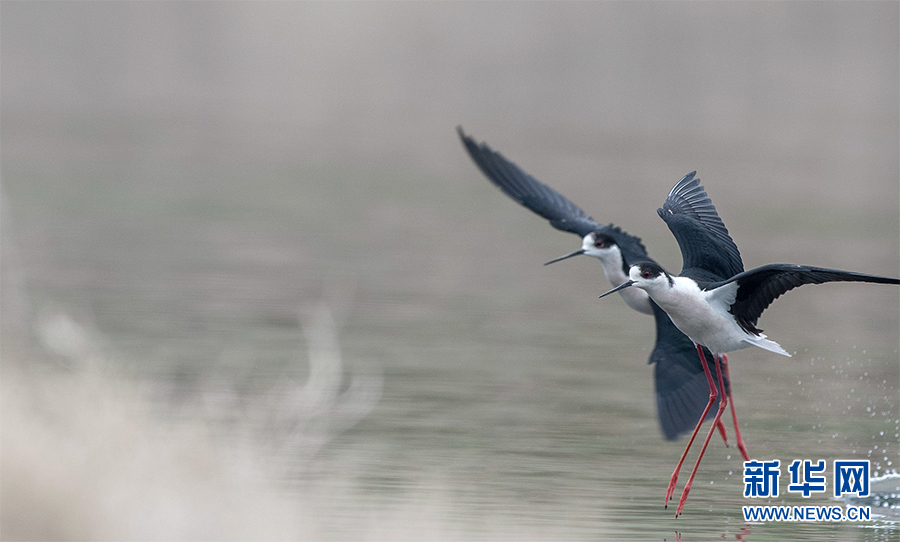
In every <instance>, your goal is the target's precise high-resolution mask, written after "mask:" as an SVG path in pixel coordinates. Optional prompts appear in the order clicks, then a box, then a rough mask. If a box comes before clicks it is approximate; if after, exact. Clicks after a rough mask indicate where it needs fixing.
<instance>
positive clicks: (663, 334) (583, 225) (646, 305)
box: [457, 127, 749, 460]
mask: <svg viewBox="0 0 900 542" xmlns="http://www.w3.org/2000/svg"><path fill="white" fill-rule="evenodd" d="M457 132H458V133H459V137H460V139H461V140H462V144H463V146H464V147H465V149H466V151H467V152H468V153H469V156H470V157H471V158H472V160H473V161H474V162H475V165H477V166H478V168H479V169H480V170H481V171H482V173H484V175H485V176H486V177H487V178H488V180H490V181H491V182H492V183H493V184H494V185H496V186H497V187H498V188H500V190H502V191H503V193H505V194H506V195H507V196H509V197H510V198H512V199H513V200H515V201H516V202H518V203H520V204H521V205H523V206H525V207H526V208H528V209H530V210H531V211H533V212H535V213H536V214H538V215H540V216H542V217H543V218H545V219H547V220H549V221H550V225H551V226H553V227H554V228H556V229H558V230H561V231H564V232H568V233H574V234H575V235H577V236H578V237H579V238H581V239H582V246H581V248H580V249H578V250H576V251H575V252H572V253H571V254H567V255H566V256H563V257H561V258H557V259H555V260H551V261H549V262H547V264H550V263H554V262H557V261H560V260H564V259H566V258H570V257H573V256H578V255H582V254H584V255H587V256H593V257H594V258H597V259H598V260H600V263H601V265H602V267H603V271H604V273H605V274H606V277H607V278H608V279H609V281H610V283H611V284H612V285H613V286H618V285H620V284H622V283H623V282H625V281H627V280H628V269H629V267H630V266H631V265H632V264H634V263H636V262H639V261H652V260H650V257H649V256H648V255H647V250H646V248H644V245H643V244H642V243H641V240H640V239H639V238H638V237H635V236H633V235H630V234H628V233H626V232H625V231H623V230H622V229H621V228H619V227H616V226H613V225H612V224H608V225H601V224H599V223H597V221H595V220H594V219H593V218H591V217H590V216H589V215H588V214H587V213H585V212H584V211H583V210H581V208H579V207H578V206H577V205H575V204H574V203H572V201H571V200H569V199H568V198H566V197H565V196H563V195H562V194H560V193H559V192H557V191H556V190H554V189H552V188H550V187H549V186H547V185H545V184H544V183H542V182H540V181H538V180H537V179H535V178H534V177H532V176H531V175H529V174H528V173H526V172H525V171H523V170H522V169H520V168H519V167H518V166H517V165H516V164H514V163H513V162H511V161H509V160H507V159H506V158H504V157H503V155H501V154H500V153H499V152H496V151H494V150H492V149H491V148H490V147H489V146H488V145H487V144H485V143H481V144H479V143H477V142H476V141H475V140H474V139H472V138H471V137H470V136H468V135H466V134H465V133H464V132H463V130H462V128H461V127H457ZM545 265H546V264H545ZM621 295H622V298H623V299H624V301H625V303H626V304H627V305H628V306H629V307H631V308H633V309H634V310H636V311H638V312H641V313H644V314H652V315H653V317H654V320H655V322H656V344H655V346H654V347H653V351H652V352H651V353H650V359H649V363H651V364H655V370H654V382H655V387H656V408H657V413H658V417H659V424H660V428H661V429H662V432H663V435H664V436H665V438H666V439H667V440H675V439H676V438H678V436H679V435H681V434H683V433H685V432H687V431H690V430H691V428H693V427H695V425H696V423H697V420H698V419H699V418H700V416H701V413H703V412H704V408H705V407H706V405H707V402H708V397H709V382H708V380H707V377H706V374H705V372H704V366H703V365H702V364H701V363H700V360H698V359H697V355H696V350H695V347H694V344H693V343H692V342H691V340H690V339H689V338H688V337H687V336H686V335H684V333H682V332H681V331H679V330H678V328H676V327H675V325H674V324H673V323H672V321H671V320H670V319H669V317H668V316H667V315H666V313H665V311H663V310H662V309H660V308H659V306H658V305H657V304H656V303H654V302H653V301H651V300H650V297H649V296H648V295H647V293H646V292H644V291H642V290H639V289H631V290H623V291H622V294H621ZM707 353H708V352H707ZM708 354H709V353H708ZM709 355H711V354H709ZM725 371H726V372H725V375H724V380H723V381H724V382H725V386H726V389H728V393H730V388H729V387H728V373H727V366H726V368H725ZM733 408H734V407H733V403H732V413H733ZM707 411H708V409H707ZM734 420H735V430H736V432H737V434H736V439H737V444H738V448H739V449H740V450H741V454H742V455H743V456H744V458H745V459H746V460H749V455H748V454H747V450H746V446H745V445H744V442H743V439H742V438H741V435H740V431H739V430H738V427H737V418H736V417H735V418H734ZM719 430H720V432H721V433H722V438H723V439H725V428H724V425H723V424H721V422H719ZM726 444H727V440H726Z"/></svg>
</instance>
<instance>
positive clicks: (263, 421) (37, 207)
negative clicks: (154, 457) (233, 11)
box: [4, 165, 900, 540]
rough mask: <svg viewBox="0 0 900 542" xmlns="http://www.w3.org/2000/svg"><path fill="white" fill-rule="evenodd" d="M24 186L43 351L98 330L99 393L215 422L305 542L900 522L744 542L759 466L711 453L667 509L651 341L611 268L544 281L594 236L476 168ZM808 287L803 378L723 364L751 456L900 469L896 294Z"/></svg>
mask: <svg viewBox="0 0 900 542" xmlns="http://www.w3.org/2000/svg"><path fill="white" fill-rule="evenodd" d="M7 167H9V166H7ZM74 169H75V171H76V175H77V169H78V168H77V165H76V166H75V167H74ZM11 171H12V173H10V174H7V177H6V178H7V179H10V180H11V181H13V182H9V184H8V185H7V186H9V188H8V189H7V188H6V187H4V188H5V189H7V190H8V193H9V196H8V198H9V200H8V201H11V202H14V203H13V205H14V206H13V207H12V210H13V211H15V212H14V213H10V214H11V215H13V214H14V216H16V220H17V221H16V223H15V226H16V228H14V229H15V230H16V233H18V237H17V242H16V247H17V249H18V251H19V252H20V256H21V260H22V261H23V262H25V264H24V268H23V270H22V271H23V274H24V276H25V277H27V297H28V299H29V302H30V306H31V309H32V310H33V312H34V315H33V317H34V318H36V319H37V320H38V321H40V322H42V324H41V326H42V327H41V326H39V328H38V329H39V330H43V331H39V333H44V335H43V336H44V339H43V340H44V341H45V344H46V343H47V341H48V339H47V338H46V337H47V336H53V334H54V333H56V334H59V333H60V331H59V329H60V327H61V326H62V327H65V326H63V325H62V324H61V323H60V322H61V321H65V320H66V319H67V318H71V319H74V321H75V322H76V324H77V325H81V326H85V327H86V328H88V329H89V330H90V331H89V333H90V334H91V336H92V337H93V339H92V340H93V341H95V342H96V346H94V347H92V348H91V349H89V350H91V351H92V352H96V353H97V355H98V356H99V357H102V358H103V359H105V360H106V361H105V362H103V363H104V364H106V366H107V369H105V371H107V372H108V371H109V366H110V365H114V366H116V371H114V373H115V374H119V375H120V376H119V377H117V378H122V377H121V374H122V372H124V374H127V375H129V376H128V377H126V378H127V379H128V380H130V381H136V382H139V383H143V384H141V386H142V388H141V389H145V392H144V393H143V394H142V396H143V397H146V400H147V401H148V402H150V404H152V405H153V407H152V410H153V412H154V416H155V417H158V418H159V419H162V420H164V422H163V423H164V424H169V423H176V424H178V423H185V421H186V420H192V421H193V422H197V421H198V420H199V423H200V424H201V426H202V427H206V428H207V430H208V431H210V435H211V437H210V438H211V439H212V442H213V443H214V444H215V446H217V447H220V451H221V450H226V451H227V453H228V454H232V453H234V452H233V450H235V449H240V450H245V452H246V450H248V449H249V450H250V451H249V452H246V453H247V454H249V456H250V457H252V458H253V462H258V463H262V464H264V468H263V472H265V473H266V474H265V475H264V476H265V477H266V478H267V479H269V480H270V481H271V483H272V484H274V486H276V487H277V488H280V489H277V492H278V494H280V495H282V497H280V498H283V499H285V500H287V501H288V502H291V503H295V506H296V511H297V513H298V514H300V515H302V517H304V518H307V519H306V520H305V521H304V522H301V524H302V528H301V529H300V532H301V533H303V534H306V535H309V536H311V537H314V538H317V537H321V538H323V539H360V538H366V537H371V538H376V539H397V538H401V539H402V538H419V537H420V536H424V537H426V538H437V539H443V538H450V539H457V538H458V539H523V538H524V539H559V538H565V539H610V538H615V539H650V540H675V539H676V536H680V537H681V539H682V540H709V539H721V537H723V536H724V537H725V539H732V538H736V539H745V540H777V539H782V538H783V537H784V536H787V534H788V533H789V535H790V538H792V539H809V540H822V539H840V540H847V539H852V540H888V539H892V538H893V539H896V536H897V531H896V528H897V523H896V522H897V521H898V516H897V513H896V511H895V510H880V509H876V511H875V512H876V514H879V516H878V519H876V521H873V522H869V523H866V524H865V526H863V527H860V526H855V525H851V524H821V525H820V524H803V525H799V526H798V525H794V524H791V525H781V524H774V523H773V524H767V525H747V524H745V523H744V521H743V520H742V516H741V506H742V505H745V504H748V501H747V500H745V499H743V498H742V491H743V485H742V478H741V470H740V469H741V462H740V461H741V460H740V457H739V455H738V454H737V453H736V451H735V450H734V449H728V448H725V447H724V446H723V445H722V443H721V441H720V440H719V439H718V437H716V438H715V439H714V440H713V442H712V444H711V446H710V449H709V451H708V452H707V454H706V457H705V460H704V462H703V465H702V468H701V470H700V472H699V474H698V477H697V479H696V481H695V484H694V487H693V490H692V493H691V497H690V499H689V500H688V504H687V507H686V512H685V515H684V516H682V517H681V518H679V519H678V520H675V519H673V517H672V512H671V510H670V511H666V510H664V509H663V507H662V500H663V494H664V490H665V485H666V483H667V480H668V476H669V474H670V473H671V470H672V468H673V466H674V464H675V462H676V460H677V457H678V455H679V453H680V451H681V449H682V447H683V444H684V442H683V441H679V442H674V443H673V442H666V441H664V440H663V439H662V438H661V436H660V432H659V429H658V427H657V422H656V420H655V406H654V405H653V402H652V393H653V389H652V380H651V377H652V367H651V366H649V365H647V363H646V358H647V356H648V354H649V348H650V347H651V342H650V339H649V338H648V337H649V336H650V334H652V332H653V331H652V327H651V326H652V322H651V321H650V319H649V318H646V317H643V316H642V315H639V314H637V313H633V312H632V311H630V310H629V309H627V307H625V305H624V303H622V302H621V301H620V300H618V299H610V300H603V301H608V302H607V303H604V302H602V301H599V300H597V299H596V297H597V295H598V294H599V293H602V292H603V291H605V289H606V288H607V284H606V283H605V279H603V278H602V276H601V275H600V274H599V273H600V269H599V265H598V264H597V263H596V262H594V261H588V260H587V259H586V258H585V259H584V261H577V260H576V261H573V262H567V263H569V264H570V265H565V266H564V265H557V266H555V267H552V268H551V267H547V268H544V267H542V266H541V265H540V264H541V262H542V261H544V260H547V259H549V258H551V257H553V256H555V255H558V254H561V253H564V252H566V251H568V250H570V249H571V248H572V247H573V246H576V245H577V240H576V239H575V238H574V237H571V236H567V235H564V234H557V233H556V232H554V231H548V230H550V229H549V228H547V227H546V226H545V225H544V224H543V223H541V221H539V220H537V219H532V217H531V216H529V214H528V213H527V212H526V211H524V210H520V209H518V208H516V206H515V205H513V204H511V203H510V202H508V201H506V198H505V197H504V196H502V195H501V194H499V193H495V191H494V190H493V189H492V188H491V187H490V186H488V185H487V183H485V182H483V181H482V180H481V179H480V178H479V177H478V175H477V174H476V173H475V172H472V174H471V175H468V176H467V177H466V178H464V179H445V178H439V177H431V178H429V177H428V176H427V175H423V174H421V173H417V172H410V171H403V170H398V171H384V170H377V169H376V170H355V169H349V168H345V169H341V168H332V169H329V168H316V169H287V170H279V171H265V172H256V176H255V177H253V181H252V182H250V181H247V180H246V179H248V178H249V177H246V176H245V175H250V174H251V173H250V172H242V171H238V172H227V171H220V172H218V173H219V174H217V175H208V174H207V175H208V177H209V179H208V180H206V181H204V180H202V179H201V180H199V181H195V184H194V185H192V186H191V189H190V190H187V189H184V188H179V184H180V182H179V180H178V179H173V180H172V182H171V184H170V185H169V186H167V187H165V188H164V189H162V188H157V189H156V190H154V191H152V192H145V193H143V194H140V197H135V196H133V192H132V190H134V191H135V192H137V193H139V192H140V190H141V187H140V186H129V185H128V184H127V183H126V184H125V185H121V184H117V183H118V182H119V181H118V180H116V181H113V180H112V179H104V178H98V179H95V180H94V183H95V184H93V185H91V184H87V183H85V184H82V185H80V186H77V187H76V188H73V187H71V186H63V185H60V186H58V187H57V189H56V190H55V191H52V190H49V189H48V187H46V186H41V184H40V183H41V182H43V181H42V180H41V179H40V178H39V176H35V177H33V178H31V179H30V182H15V181H16V180H17V179H18V177H17V176H16V175H14V173H16V171H15V170H14V169H11ZM202 174H203V173H202V172H201V171H193V172H192V171H186V172H181V173H180V174H179V175H183V176H194V175H196V176H198V177H199V176H201V175H202ZM21 175H22V178H25V177H26V176H27V172H24V171H23V172H21ZM85 175H87V173H86V172H85ZM195 178H196V177H195ZM139 181H140V180H139V179H135V181H134V182H135V183H139ZM710 190H712V189H710ZM664 192H665V186H661V187H660V193H661V194H664ZM51 194H52V195H51ZM712 195H713V197H714V198H715V197H716V195H715V192H713V193H712ZM719 206H720V209H721V208H729V207H733V206H729V205H728V204H727V202H721V203H719ZM745 212H746V211H745ZM739 213H740V209H739V210H738V211H737V214H739ZM729 225H730V226H731V228H732V232H733V233H734V234H735V235H740V233H739V232H740V231H741V229H742V227H741V225H740V224H734V225H732V224H729ZM866 233H867V234H869V233H871V232H866ZM865 237H866V236H865V235H861V236H860V239H859V240H860V242H869V243H873V244H876V245H879V246H887V247H890V246H891V243H892V242H893V243H895V242H896V240H895V239H894V240H892V239H891V238H890V237H889V236H885V237H884V238H883V239H881V240H879V239H875V240H872V239H871V238H868V239H865ZM852 240H853V238H848V237H844V238H843V239H842V242H847V241H852ZM807 241H808V242H809V244H810V245H814V244H816V243H817V242H818V241H817V240H816V239H815V238H814V235H810V239H808V240H807ZM739 242H740V241H739ZM884 272H886V273H888V274H890V272H891V269H890V268H889V267H888V268H886V269H885V271H884ZM808 290H811V291H804V290H801V291H798V292H792V293H791V294H790V295H789V296H787V297H786V298H785V300H784V301H781V302H780V303H779V304H777V305H776V307H775V308H773V309H772V310H771V311H770V312H767V314H766V315H765V317H764V319H763V322H762V324H763V327H765V328H766V329H767V330H770V336H771V337H773V338H775V339H776V340H778V341H779V342H780V343H781V344H782V345H784V346H785V347H786V348H787V349H788V350H790V351H796V355H795V356H794V357H793V358H792V359H781V358H776V357H774V356H772V355H769V354H768V353H765V352H763V351H758V352H757V351H752V350H744V351H741V352H737V353H735V354H733V355H732V357H731V359H732V366H733V369H732V376H733V378H734V382H735V396H736V398H737V399H736V400H737V408H738V413H739V416H740V419H741V422H742V429H743V433H744V435H745V438H746V440H747V445H748V448H749V450H750V452H751V455H752V456H753V457H755V458H759V459H775V458H778V459H781V460H782V461H783V462H789V461H790V460H792V459H794V458H797V457H799V458H811V459H819V458H823V459H827V460H828V461H829V462H830V461H833V460H834V459H840V458H851V459H852V458H869V459H871V460H872V465H873V469H874V470H876V471H877V472H878V473H884V472H890V471H893V469H895V468H896V461H897V459H898V449H897V434H898V423H900V421H898V419H900V416H898V412H897V408H898V405H897V362H898V351H897V310H898V308H897V293H896V292H895V291H892V290H890V289H888V288H880V287H871V288H869V287H865V286H863V287H855V286H854V285H850V286H843V285H828V286H825V287H820V288H808ZM835 299H837V300H838V302H839V303H840V305H839V308H840V310H838V311H830V310H826V309H828V308H829V304H830V303H832V302H834V300H835ZM60 319H62V320H60ZM330 322H332V323H333V327H331V326H332V324H331V323H330ZM335 334H336V335H335ZM335 340H336V341H337V342H332V341H335ZM62 348H63V351H64V347H62ZM338 349H339V352H338V351H337V350H338ZM50 350H52V348H50ZM310 356H312V357H310ZM51 357H54V358H55V359H57V360H59V361H60V362H61V363H62V364H63V366H67V367H72V366H73V364H74V367H76V372H77V368H78V367H80V366H81V365H83V364H84V360H83V359H82V360H78V359H74V360H73V359H66V358H65V356H58V355H57V356H51ZM75 358H77V356H75ZM101 374H107V373H106V372H101ZM112 385H116V384H112ZM146 389H149V390H150V391H146ZM165 420H168V421H165ZM95 429H96V430H98V431H103V428H102V427H99V428H95ZM691 457H694V456H691ZM691 461H692V460H691ZM229 472H230V471H228V470H227V469H226V470H225V472H224V473H222V474H221V475H222V476H225V477H227V476H229V475H230V474H229ZM688 472H689V471H685V473H684V474H683V475H682V481H683V480H685V479H686V477H687V474H688ZM785 476H786V475H785ZM782 491H783V492H784V489H783V488H782ZM678 494H680V486H679V490H678V492H677V493H676V495H678ZM780 502H781V501H774V502H773V503H774V504H778V503H780ZM786 502H788V503H794V504H797V503H800V504H817V505H827V504H830V503H831V501H829V500H828V499H827V498H824V497H821V498H812V499H810V500H809V501H808V502H801V500H800V499H795V498H788V499H787V501H786ZM292 510H293V509H292ZM245 513H246V514H248V515H252V512H245ZM882 514H884V515H883V516H882ZM309 518H312V519H309Z"/></svg>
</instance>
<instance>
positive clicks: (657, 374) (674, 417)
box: [650, 302, 730, 440]
mask: <svg viewBox="0 0 900 542" xmlns="http://www.w3.org/2000/svg"><path fill="white" fill-rule="evenodd" d="M650 304H651V305H652V307H653V316H654V317H655V318H656V346H654V348H653V352H652V353H651V354H650V363H655V364H656V367H655V368H654V381H655V383H656V410H657V413H658V415H659V426H660V428H661V429H662V432H663V436H664V437H665V438H666V440H675V439H677V438H678V437H679V435H682V434H683V433H686V432H688V431H692V430H693V429H694V426H696V425H697V422H698V421H699V420H700V415H701V414H703V409H704V408H706V404H707V403H708V402H709V383H708V382H707V380H706V373H705V372H704V371H703V366H702V365H701V364H700V358H699V357H697V349H696V348H695V347H694V343H693V342H691V340H690V339H688V338H687V336H686V335H685V334H684V333H682V332H681V331H679V330H678V328H677V327H675V324H673V323H672V320H670V319H669V315H667V314H666V313H665V311H663V310H662V309H661V308H659V307H658V306H657V305H656V303H653V302H651V303H650ZM703 352H704V354H705V356H706V361H707V364H708V365H709V369H710V371H711V372H712V376H713V379H714V381H715V382H716V383H717V384H718V382H719V380H718V376H717V375H718V373H717V372H716V365H715V363H714V362H713V356H712V354H711V353H710V351H709V350H707V349H706V348H705V347H704V349H703ZM723 376H724V375H723ZM723 381H724V383H725V390H726V393H727V390H729V389H730V383H729V382H728V380H727V379H725V378H723ZM718 401H719V399H716V402H715V403H714V404H713V406H712V407H711V408H710V409H709V412H708V413H707V416H706V417H707V418H710V417H712V416H715V413H716V409H717V408H718V404H719V403H718Z"/></svg>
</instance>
